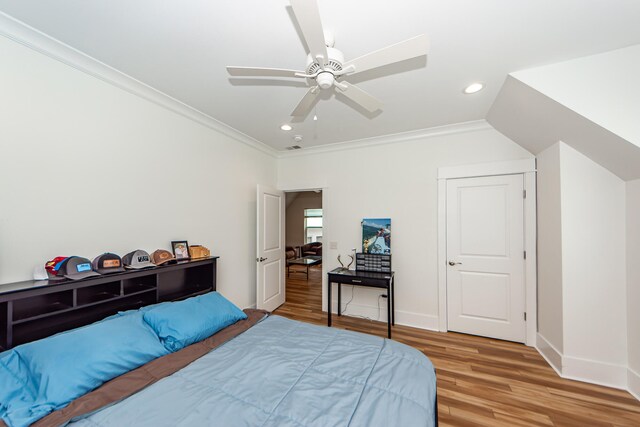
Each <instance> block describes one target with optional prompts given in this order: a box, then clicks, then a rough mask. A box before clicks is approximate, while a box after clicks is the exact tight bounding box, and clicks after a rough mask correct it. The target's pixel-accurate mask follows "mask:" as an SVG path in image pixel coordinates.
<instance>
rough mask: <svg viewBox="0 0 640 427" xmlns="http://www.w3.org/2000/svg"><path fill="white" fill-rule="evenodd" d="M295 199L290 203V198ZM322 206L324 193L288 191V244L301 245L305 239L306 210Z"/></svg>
mask: <svg viewBox="0 0 640 427" xmlns="http://www.w3.org/2000/svg"><path fill="white" fill-rule="evenodd" d="M290 197H292V198H293V201H292V202H291V203H289V198H290ZM320 208H322V193H316V192H314V191H301V192H297V193H287V215H286V221H287V224H286V225H287V226H286V235H285V241H286V242H287V246H294V247H295V246H301V245H304V244H305V240H304V210H305V209H320Z"/></svg>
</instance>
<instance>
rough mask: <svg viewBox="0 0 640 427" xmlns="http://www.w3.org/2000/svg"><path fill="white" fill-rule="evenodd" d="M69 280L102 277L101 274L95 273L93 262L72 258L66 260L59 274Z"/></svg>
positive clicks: (76, 257) (77, 257)
mask: <svg viewBox="0 0 640 427" xmlns="http://www.w3.org/2000/svg"><path fill="white" fill-rule="evenodd" d="M58 274H59V275H62V276H64V277H66V278H67V279H72V280H80V279H86V278H87V277H92V276H100V273H97V272H95V271H93V267H92V266H91V261H89V260H88V259H86V258H82V257H79V256H71V257H69V258H67V259H65V260H64V261H63V263H62V265H61V266H60V271H59V273H58Z"/></svg>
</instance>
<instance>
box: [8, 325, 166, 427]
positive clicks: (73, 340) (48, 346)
mask: <svg viewBox="0 0 640 427" xmlns="http://www.w3.org/2000/svg"><path fill="white" fill-rule="evenodd" d="M12 353H15V355H17V356H18V358H19V360H20V362H21V363H23V364H24V365H23V366H24V368H26V369H25V370H24V371H26V372H28V375H26V376H25V375H22V374H20V375H19V376H18V377H19V378H18V379H19V381H21V382H23V383H25V384H27V385H28V386H29V387H31V389H32V390H33V391H34V393H33V394H34V398H33V400H32V401H31V402H29V401H28V400H24V399H23V400H22V401H21V400H20V399H19V398H18V397H16V396H13V395H9V396H7V397H8V400H7V406H8V408H9V409H10V410H8V411H6V418H5V419H6V420H8V421H9V423H8V424H9V425H11V426H19V425H28V424H30V423H32V422H34V421H36V420H37V419H39V418H41V417H43V416H44V415H46V414H48V413H50V412H53V411H55V410H57V409H60V408H61V407H63V406H66V405H67V404H69V403H70V402H71V401H72V400H74V399H76V398H78V397H80V396H82V395H84V394H86V393H88V392H89V391H91V390H93V389H95V388H97V387H99V386H100V385H102V384H103V383H105V382H107V381H109V380H111V379H113V378H115V377H117V376H119V375H122V374H124V373H126V372H128V371H131V370H133V369H135V368H137V367H139V366H141V365H144V364H145V363H147V362H150V361H151V360H153V359H156V358H158V357H160V356H164V355H165V354H168V352H167V350H166V349H165V348H164V346H163V345H162V344H161V343H160V341H159V340H158V337H157V336H156V335H155V333H154V332H153V331H152V330H151V328H149V326H148V325H147V324H146V323H145V322H144V320H143V318H142V313H139V314H138V315H130V316H122V317H119V318H114V319H110V320H108V321H103V322H98V323H94V324H92V325H88V326H85V327H82V328H79V329H74V330H71V331H68V332H64V333H61V334H58V335H54V336H52V337H49V338H45V339H42V340H39V341H34V342H32V343H29V344H24V345H21V346H18V347H16V348H14V349H13V350H12ZM14 371H15V370H14ZM7 378H9V377H7ZM3 393H4V392H3ZM4 405H5V402H4V401H3V403H2V406H4ZM12 414H14V415H12Z"/></svg>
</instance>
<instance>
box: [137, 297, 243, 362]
mask: <svg viewBox="0 0 640 427" xmlns="http://www.w3.org/2000/svg"><path fill="white" fill-rule="evenodd" d="M246 318H247V315H246V314H244V312H243V311H242V310H240V309H239V308H238V307H236V306H235V305H233V304H232V303H231V302H230V301H229V300H227V299H226V298H225V297H223V296H222V295H220V294H219V293H217V292H210V293H208V294H204V295H200V296H197V297H193V298H189V299H186V300H184V301H179V302H172V303H170V304H163V305H160V306H158V307H155V308H153V309H151V310H149V311H147V312H145V313H144V320H145V321H146V322H147V323H148V324H149V326H151V327H152V328H153V330H154V331H156V334H158V337H160V341H162V343H163V344H164V346H165V347H166V348H167V350H169V351H172V352H173V351H178V350H180V349H182V348H184V347H186V346H188V345H190V344H193V343H195V342H198V341H202V340H203V339H205V338H207V337H209V336H211V335H213V334H215V333H216V332H218V331H219V330H221V329H223V328H226V327H227V326H229V325H232V324H234V323H236V322H237V321H238V320H242V319H246Z"/></svg>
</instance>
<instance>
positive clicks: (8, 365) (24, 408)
mask: <svg viewBox="0 0 640 427" xmlns="http://www.w3.org/2000/svg"><path fill="white" fill-rule="evenodd" d="M35 395H36V391H35V385H34V384H33V382H32V381H30V377H29V372H28V371H27V368H26V366H25V364H24V363H23V362H22V360H21V359H20V357H19V356H18V354H17V353H16V352H15V351H13V350H10V351H6V352H4V353H2V354H0V419H3V420H5V421H6V423H7V424H9V425H12V424H14V423H10V422H9V419H21V418H25V417H27V418H28V417H29V416H30V413H29V410H28V409H29V408H30V407H31V406H32V405H33V402H34V400H35ZM26 424H28V423H26Z"/></svg>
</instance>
